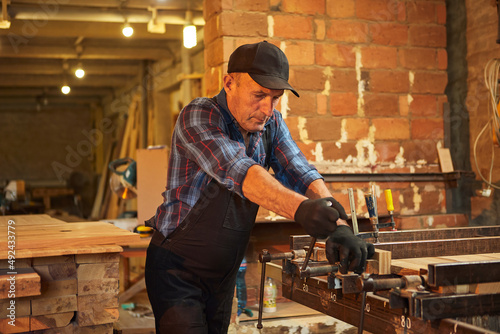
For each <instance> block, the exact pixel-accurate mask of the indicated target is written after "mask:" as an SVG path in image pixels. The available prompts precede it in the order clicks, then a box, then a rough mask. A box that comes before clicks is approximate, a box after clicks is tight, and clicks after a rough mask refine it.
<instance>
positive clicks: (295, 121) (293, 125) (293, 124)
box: [285, 116, 300, 142]
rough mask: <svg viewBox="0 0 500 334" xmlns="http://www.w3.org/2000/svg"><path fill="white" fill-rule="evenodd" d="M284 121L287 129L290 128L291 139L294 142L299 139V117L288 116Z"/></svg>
mask: <svg viewBox="0 0 500 334" xmlns="http://www.w3.org/2000/svg"><path fill="white" fill-rule="evenodd" d="M285 123H286V125H287V126H288V130H290V134H291V135H292V138H293V140H295V141H296V142H299V141H300V133H299V127H298V126H299V117H295V116H288V117H287V118H286V119H285Z"/></svg>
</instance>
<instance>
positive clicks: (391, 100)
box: [364, 93, 399, 116]
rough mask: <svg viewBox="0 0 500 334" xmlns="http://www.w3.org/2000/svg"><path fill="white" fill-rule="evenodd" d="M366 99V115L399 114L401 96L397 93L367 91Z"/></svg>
mask: <svg viewBox="0 0 500 334" xmlns="http://www.w3.org/2000/svg"><path fill="white" fill-rule="evenodd" d="M364 100H365V115H366V116H396V115H399V108H398V107H399V97H398V96H397V95H395V94H371V93H367V94H365V97H364Z"/></svg>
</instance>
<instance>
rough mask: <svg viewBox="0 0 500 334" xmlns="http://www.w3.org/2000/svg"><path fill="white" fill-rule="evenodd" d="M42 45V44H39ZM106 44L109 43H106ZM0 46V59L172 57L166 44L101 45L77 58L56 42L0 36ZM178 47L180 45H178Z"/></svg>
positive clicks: (91, 48)
mask: <svg viewBox="0 0 500 334" xmlns="http://www.w3.org/2000/svg"><path fill="white" fill-rule="evenodd" d="M63 42H64V40H63ZM40 43H42V42H40ZM108 43H110V42H109V41H108ZM0 44H3V45H4V46H5V47H3V48H2V52H1V53H0V57H1V58H35V59H37V58H38V59H44V58H56V59H77V58H78V57H80V59H150V60H158V59H169V58H171V57H172V51H171V50H170V49H168V48H167V44H166V43H156V46H152V45H141V44H140V43H136V44H138V45H134V44H133V43H129V45H130V44H132V45H131V46H120V45H116V43H115V45H113V44H111V45H102V46H92V45H89V46H86V47H85V50H84V52H82V53H81V55H80V56H79V55H78V53H77V52H76V49H75V48H74V47H72V46H68V45H65V44H62V43H61V42H58V44H56V45H50V44H49V43H48V41H45V42H43V43H42V44H40V45H37V44H35V43H33V41H31V42H30V40H25V39H20V40H12V39H9V38H8V36H0ZM178 44H179V45H180V43H178ZM162 45H164V47H161V46H162Z"/></svg>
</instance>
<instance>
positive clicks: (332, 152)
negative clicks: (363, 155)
mask: <svg viewBox="0 0 500 334" xmlns="http://www.w3.org/2000/svg"><path fill="white" fill-rule="evenodd" d="M339 146H340V147H339ZM339 146H337V144H336V143H332V142H326V143H321V147H322V148H323V159H325V160H332V161H336V160H343V161H345V160H346V159H347V158H348V157H349V156H351V157H356V156H357V155H358V151H357V150H356V144H355V143H342V144H341V145H339Z"/></svg>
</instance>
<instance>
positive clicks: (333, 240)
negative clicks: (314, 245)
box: [325, 225, 375, 274]
mask: <svg viewBox="0 0 500 334" xmlns="http://www.w3.org/2000/svg"><path fill="white" fill-rule="evenodd" d="M325 248H326V249H325V251H326V258H327V259H328V262H330V264H335V263H337V262H340V265H339V270H340V273H341V274H347V271H354V272H355V273H356V274H361V273H363V272H364V271H365V267H366V259H371V258H372V257H373V255H374V254H375V247H374V246H373V245H372V244H371V243H367V242H365V241H364V240H363V239H361V238H360V237H357V236H355V235H354V233H353V232H352V230H351V228H350V227H349V226H346V225H340V226H337V229H336V230H335V231H334V232H333V233H332V234H331V235H330V236H329V237H328V240H326V245H325Z"/></svg>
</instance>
